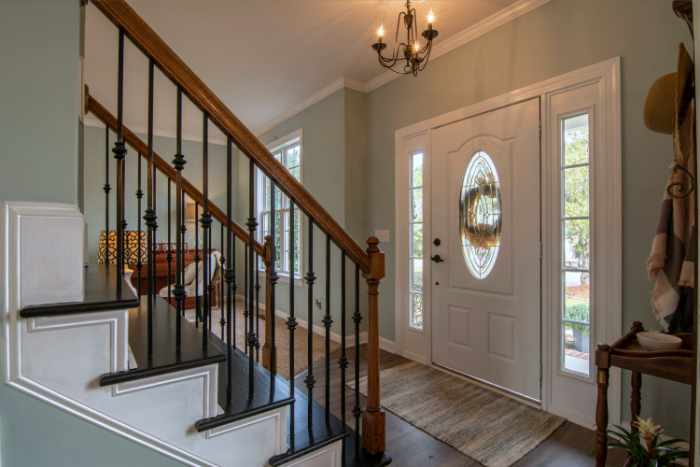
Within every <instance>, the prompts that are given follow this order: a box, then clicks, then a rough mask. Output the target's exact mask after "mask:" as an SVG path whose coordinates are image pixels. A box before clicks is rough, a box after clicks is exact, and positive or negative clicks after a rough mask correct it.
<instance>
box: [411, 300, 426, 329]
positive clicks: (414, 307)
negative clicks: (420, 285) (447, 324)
mask: <svg viewBox="0 0 700 467" xmlns="http://www.w3.org/2000/svg"><path fill="white" fill-rule="evenodd" d="M409 321H410V325H411V326H412V327H414V328H418V329H422V328H423V294H419V293H414V294H411V316H410V320H409Z"/></svg>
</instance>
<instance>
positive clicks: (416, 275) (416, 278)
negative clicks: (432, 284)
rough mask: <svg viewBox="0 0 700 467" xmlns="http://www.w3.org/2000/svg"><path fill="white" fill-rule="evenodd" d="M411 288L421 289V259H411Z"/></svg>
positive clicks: (415, 290) (419, 290)
mask: <svg viewBox="0 0 700 467" xmlns="http://www.w3.org/2000/svg"><path fill="white" fill-rule="evenodd" d="M411 290H412V291H414V292H422V291H423V260H422V259H412V260H411Z"/></svg>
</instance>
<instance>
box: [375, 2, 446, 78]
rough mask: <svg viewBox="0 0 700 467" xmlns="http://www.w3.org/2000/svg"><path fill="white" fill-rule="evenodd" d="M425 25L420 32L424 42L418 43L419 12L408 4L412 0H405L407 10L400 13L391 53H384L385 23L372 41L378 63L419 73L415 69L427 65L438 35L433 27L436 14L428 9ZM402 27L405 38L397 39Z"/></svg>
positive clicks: (405, 71)
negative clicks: (375, 40) (374, 40)
mask: <svg viewBox="0 0 700 467" xmlns="http://www.w3.org/2000/svg"><path fill="white" fill-rule="evenodd" d="M427 20H428V28H427V29H426V30H424V31H423V32H422V33H421V34H420V35H421V36H422V37H423V39H425V44H422V43H421V42H420V37H418V34H419V33H418V14H417V13H416V9H415V8H413V7H412V6H411V0H406V9H405V10H404V11H401V12H399V15H398V18H397V23H398V24H397V25H396V36H395V37H394V45H393V47H394V50H393V52H391V55H389V56H385V55H384V54H383V52H384V49H386V48H387V44H386V43H385V42H384V25H383V24H382V25H381V26H379V29H378V30H377V42H375V43H374V44H372V48H373V49H374V51H375V52H377V59H378V60H379V64H380V65H381V66H383V67H384V68H388V69H389V70H391V71H393V72H394V73H398V74H402V75H407V74H412V75H413V76H418V72H420V71H423V70H424V69H425V67H426V66H427V65H428V60H429V59H430V52H431V51H432V49H433V40H434V39H435V38H436V37H437V36H438V31H437V30H436V29H434V28H433V23H434V22H435V13H433V10H430V11H429V12H428V15H427ZM401 26H403V29H405V37H404V38H401V39H400V38H399V32H400V31H401V29H402V28H401Z"/></svg>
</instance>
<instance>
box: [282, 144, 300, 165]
mask: <svg viewBox="0 0 700 467" xmlns="http://www.w3.org/2000/svg"><path fill="white" fill-rule="evenodd" d="M300 155H301V145H299V144H295V145H293V146H291V147H289V148H288V149H287V160H286V161H285V165H286V166H287V167H294V166H295V165H299V160H300V157H299V156H300Z"/></svg>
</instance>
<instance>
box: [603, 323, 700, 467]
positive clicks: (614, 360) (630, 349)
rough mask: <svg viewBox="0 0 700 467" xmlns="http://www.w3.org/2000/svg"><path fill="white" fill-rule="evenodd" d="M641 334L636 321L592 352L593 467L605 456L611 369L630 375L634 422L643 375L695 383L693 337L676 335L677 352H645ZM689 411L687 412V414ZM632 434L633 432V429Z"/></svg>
mask: <svg viewBox="0 0 700 467" xmlns="http://www.w3.org/2000/svg"><path fill="white" fill-rule="evenodd" d="M642 331H644V327H643V326H642V323H640V322H639V321H635V322H634V324H632V329H631V330H630V332H629V333H627V334H626V335H625V336H623V337H622V338H621V339H619V340H618V341H617V342H615V343H614V344H613V345H612V346H610V345H599V346H598V349H597V350H596V353H595V361H596V366H597V367H598V373H597V375H596V382H597V385H598V400H597V404H596V467H605V462H606V460H607V457H608V384H609V377H610V368H611V367H617V368H622V369H623V370H629V371H631V372H632V382H631V385H632V393H631V396H630V399H631V401H630V409H631V415H632V417H631V419H632V420H635V419H636V418H637V417H638V416H639V414H640V413H641V409H642V397H641V391H642V374H647V375H651V376H656V377H658V378H664V379H670V380H672V381H677V382H679V383H685V384H689V385H691V386H693V385H694V384H695V352H694V350H693V339H692V334H677V336H678V337H680V338H681V339H683V344H682V345H681V348H680V349H678V350H671V351H651V350H645V349H643V348H642V347H641V346H640V345H639V342H638V341H637V333H638V332H642ZM689 412H690V411H689ZM632 430H633V431H636V428H634V426H633V427H632Z"/></svg>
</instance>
